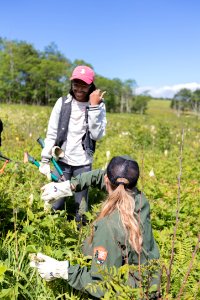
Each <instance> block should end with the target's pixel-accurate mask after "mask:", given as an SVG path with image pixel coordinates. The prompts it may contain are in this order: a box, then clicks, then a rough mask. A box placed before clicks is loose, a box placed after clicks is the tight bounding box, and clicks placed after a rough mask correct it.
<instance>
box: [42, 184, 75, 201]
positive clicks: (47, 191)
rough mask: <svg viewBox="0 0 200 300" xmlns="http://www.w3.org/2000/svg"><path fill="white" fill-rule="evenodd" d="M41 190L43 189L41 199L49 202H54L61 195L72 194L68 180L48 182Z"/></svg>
mask: <svg viewBox="0 0 200 300" xmlns="http://www.w3.org/2000/svg"><path fill="white" fill-rule="evenodd" d="M41 190H42V191H43V193H42V196H41V198H42V200H43V201H45V202H47V203H50V204H53V203H55V202H56V201H57V200H58V199H60V198H62V197H68V196H72V195H73V194H72V190H71V185H70V181H69V180H67V181H63V182H50V183H48V184H46V185H44V186H43V187H42V188H41Z"/></svg>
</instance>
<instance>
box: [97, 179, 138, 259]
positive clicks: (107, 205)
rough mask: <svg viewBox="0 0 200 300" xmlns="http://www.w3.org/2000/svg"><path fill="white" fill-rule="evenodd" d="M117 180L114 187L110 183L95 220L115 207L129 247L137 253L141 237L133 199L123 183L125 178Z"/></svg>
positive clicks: (109, 212)
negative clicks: (106, 195) (108, 190)
mask: <svg viewBox="0 0 200 300" xmlns="http://www.w3.org/2000/svg"><path fill="white" fill-rule="evenodd" d="M117 182H120V184H119V185H118V186H117V187H114V186H113V185H112V184H111V183H110V186H111V188H112V192H111V193H109V195H108V198H107V199H106V201H105V202H104V203H103V205H102V209H101V212H100V214H99V216H98V217H97V219H96V220H95V222H96V221H99V220H101V219H103V218H104V217H106V216H108V215H110V214H111V213H112V212H113V211H114V210H115V209H117V210H118V211H119V214H120V217H121V221H122V225H123V227H124V231H125V234H126V236H127V238H128V241H129V243H130V245H131V247H132V248H133V249H134V250H135V251H136V252H137V253H138V254H139V253H140V252H141V249H142V242H143V239H142V234H141V231H140V225H139V220H137V218H136V214H135V201H134V198H133V196H132V195H131V191H130V190H127V189H125V186H124V184H126V183H127V179H125V178H118V179H117Z"/></svg>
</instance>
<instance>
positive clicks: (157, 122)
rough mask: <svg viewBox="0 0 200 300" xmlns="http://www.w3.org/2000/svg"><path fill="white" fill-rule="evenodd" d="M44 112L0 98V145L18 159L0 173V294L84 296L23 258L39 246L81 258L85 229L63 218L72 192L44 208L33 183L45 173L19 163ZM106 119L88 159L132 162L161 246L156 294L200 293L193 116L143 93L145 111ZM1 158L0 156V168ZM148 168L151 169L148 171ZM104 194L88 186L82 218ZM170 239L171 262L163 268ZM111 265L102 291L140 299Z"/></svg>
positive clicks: (199, 146) (34, 151) (198, 159)
mask: <svg viewBox="0 0 200 300" xmlns="http://www.w3.org/2000/svg"><path fill="white" fill-rule="evenodd" d="M50 112H51V108H50V107H40V106H25V105H8V104H1V108H0V117H1V119H2V120H3V122H4V132H3V140H2V144H3V145H2V147H1V152H2V154H3V155H5V156H7V157H9V158H11V159H13V161H17V162H18V163H14V162H10V163H8V164H7V166H6V168H5V170H4V172H3V173H2V174H1V175H0V200H1V201H0V213H1V219H0V232H1V233H0V259H1V260H0V299H41V300H42V299H88V295H86V294H84V293H83V292H81V291H79V292H78V291H75V290H72V289H71V288H70V287H69V286H68V285H67V283H66V282H64V281H61V280H60V281H59V280H57V281H55V282H52V283H45V282H44V281H42V280H41V279H40V278H39V276H38V275H37V274H36V273H35V271H34V270H32V269H30V268H29V264H28V261H29V259H28V254H29V253H30V252H38V251H40V252H43V253H45V254H47V255H50V256H53V257H54V258H57V259H60V260H64V259H70V261H71V262H72V264H76V263H80V264H81V265H87V264H88V263H87V261H86V260H85V258H84V257H83V255H82V254H81V243H82V241H83V239H84V238H85V237H86V236H87V235H88V233H89V229H88V228H85V227H84V228H82V229H81V231H77V229H76V224H75V222H74V220H72V221H66V214H70V213H71V212H70V208H71V205H72V206H73V200H72V199H70V200H69V202H68V203H67V211H66V212H60V213H57V214H51V213H46V212H44V210H43V203H42V200H41V199H40V188H41V187H42V186H43V185H44V184H45V183H47V181H46V179H45V178H44V177H43V176H42V175H41V174H40V173H39V172H38V170H37V168H36V167H35V166H34V165H32V164H30V163H27V164H24V163H23V155H24V152H25V151H28V152H29V154H30V155H32V156H33V157H35V158H36V159H38V160H40V152H41V149H40V146H39V145H38V143H37V142H36V140H37V138H38V137H39V136H41V137H43V138H44V137H45V132H46V127H47V122H48V118H49V115H50ZM107 119H108V124H107V133H106V136H105V137H104V138H103V139H102V140H101V141H99V142H98V143H97V150H96V153H95V157H94V164H93V167H94V168H105V167H106V162H107V161H108V160H109V155H110V158H111V157H112V156H115V155H121V154H128V155H131V156H132V157H134V158H135V159H136V160H137V161H138V162H139V164H140V169H141V178H140V181H139V188H140V189H141V190H142V191H143V192H144V193H145V194H146V196H147V198H148V199H149V202H150V205H151V212H152V213H151V218H152V225H153V230H154V235H155V238H156V241H157V242H158V244H159V247H160V252H161V259H160V266H161V269H162V270H163V274H162V284H161V290H162V294H163V296H162V299H188V300H189V299H191V300H192V299H200V284H199V274H200V255H199V251H198V250H197V248H198V245H199V240H198V236H199V235H200V230H199V228H200V218H199V215H200V172H199V170H200V155H199V153H200V122H199V120H198V119H197V117H195V116H193V115H192V114H189V113H187V114H185V115H181V116H180V117H178V116H177V115H176V113H175V112H174V111H172V110H171V109H170V101H161V100H152V101H150V103H149V108H148V110H147V113H146V115H139V114H108V115H107ZM3 163H4V162H3V161H0V168H1V167H2V166H3ZM152 171H153V173H154V175H155V176H150V172H151V173H152ZM104 197H105V195H104V194H102V193H100V192H99V191H97V190H92V189H91V190H90V197H89V200H90V212H89V213H88V215H87V217H88V220H89V221H92V220H93V219H94V217H95V214H96V212H97V211H98V209H99V203H100V201H101V200H102V199H103V198H104ZM176 219H177V223H176ZM175 225H177V230H176V231H175V233H176V236H175V238H173V235H174V226H175ZM172 241H174V249H173V260H172V259H171V263H172V269H171V274H168V276H167V273H168V269H169V265H170V258H171V255H172ZM195 247H196V248H195ZM122 268H123V267H122ZM116 272H117V271H116V270H114V271H113V274H112V276H111V277H109V280H108V278H107V277H106V278H105V279H106V281H107V283H106V284H107V287H108V293H107V295H106V296H105V299H139V298H137V296H134V295H136V293H137V292H136V291H134V290H131V289H130V288H129V287H127V286H126V285H123V279H121V277H120V276H118V275H117V273H116ZM123 272H124V273H125V272H127V268H126V269H123V270H122V271H121V274H122V273H123ZM124 273H123V274H124ZM113 282H114V283H115V285H114V283H113ZM167 282H168V287H167ZM113 286H114V288H113ZM116 291H117V292H118V295H117V294H115V293H116ZM119 295H120V296H119ZM106 297H107V298H106Z"/></svg>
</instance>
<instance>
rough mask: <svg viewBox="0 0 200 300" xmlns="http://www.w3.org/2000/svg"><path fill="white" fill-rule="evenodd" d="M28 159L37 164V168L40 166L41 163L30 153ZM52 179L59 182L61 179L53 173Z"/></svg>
mask: <svg viewBox="0 0 200 300" xmlns="http://www.w3.org/2000/svg"><path fill="white" fill-rule="evenodd" d="M28 161H29V162H31V163H32V164H33V165H35V166H36V167H37V168H39V167H40V163H39V162H38V161H37V160H35V159H34V158H33V157H32V156H30V155H28ZM51 179H52V180H53V181H56V182H58V180H59V179H58V177H57V176H56V175H55V174H53V173H51Z"/></svg>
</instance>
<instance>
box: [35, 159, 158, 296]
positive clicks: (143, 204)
mask: <svg viewBox="0 0 200 300" xmlns="http://www.w3.org/2000/svg"><path fill="white" fill-rule="evenodd" d="M138 178H139V166H138V164H137V162H136V161H134V160H133V159H131V158H130V157H127V156H117V157H114V158H112V160H111V161H110V163H109V165H108V167H107V171H106V174H105V171H103V170H93V171H90V172H87V173H83V174H80V175H78V176H77V177H75V178H72V179H71V181H70V182H69V181H67V182H65V189H64V188H62V189H61V190H62V195H61V196H63V193H64V190H65V195H68V193H69V192H71V189H70V187H71V188H72V189H73V190H75V191H80V190H82V189H85V188H87V187H89V186H95V187H99V188H100V189H106V190H107V192H108V197H107V200H106V201H105V202H104V203H103V205H102V209H101V212H100V214H99V216H98V217H97V219H96V220H95V222H94V223H93V230H92V234H91V236H90V238H89V239H87V240H86V241H85V242H84V247H83V252H84V255H91V254H92V261H91V268H90V270H88V269H87V267H80V266H79V265H75V266H73V265H70V261H63V262H62V261H57V260H55V259H53V258H50V257H48V256H45V255H43V254H41V253H38V254H37V256H38V259H42V260H43V261H42V262H37V260H35V261H32V262H31V266H32V267H35V268H37V269H38V272H39V274H40V275H41V277H42V278H44V279H46V280H47V281H49V280H53V279H55V278H64V279H66V280H67V281H68V283H69V285H71V286H72V287H73V288H75V289H77V290H86V291H87V292H89V293H90V294H91V295H92V296H95V297H97V298H100V297H102V296H103V295H104V293H105V291H103V290H101V289H100V288H97V289H94V288H92V286H94V284H95V283H98V282H100V280H102V276H101V270H106V269H109V268H110V267H113V266H115V267H116V268H119V267H121V266H123V265H124V264H129V265H136V266H139V265H140V264H147V263H148V262H149V261H151V260H154V259H158V258H159V250H158V247H157V244H156V242H155V240H154V237H153V233H152V227H151V221H150V207H149V203H148V201H147V199H146V198H145V196H144V195H143V194H142V193H141V192H140V191H139V190H138V189H137V188H136V184H137V181H138ZM59 185H62V186H63V185H64V183H53V182H52V183H49V184H48V185H46V186H45V187H44V188H43V190H44V192H43V194H42V198H43V200H44V201H49V202H52V201H54V199H55V198H56V199H57V197H58V194H59V193H60V192H59ZM158 281H159V280H158V278H157V279H156V278H154V283H158ZM131 285H132V286H133V287H137V286H138V285H139V280H138V272H136V273H135V275H134V274H133V275H132V276H131ZM156 297H157V296H156ZM156 297H155V298H154V299H158V298H156ZM148 299H150V298H148Z"/></svg>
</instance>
